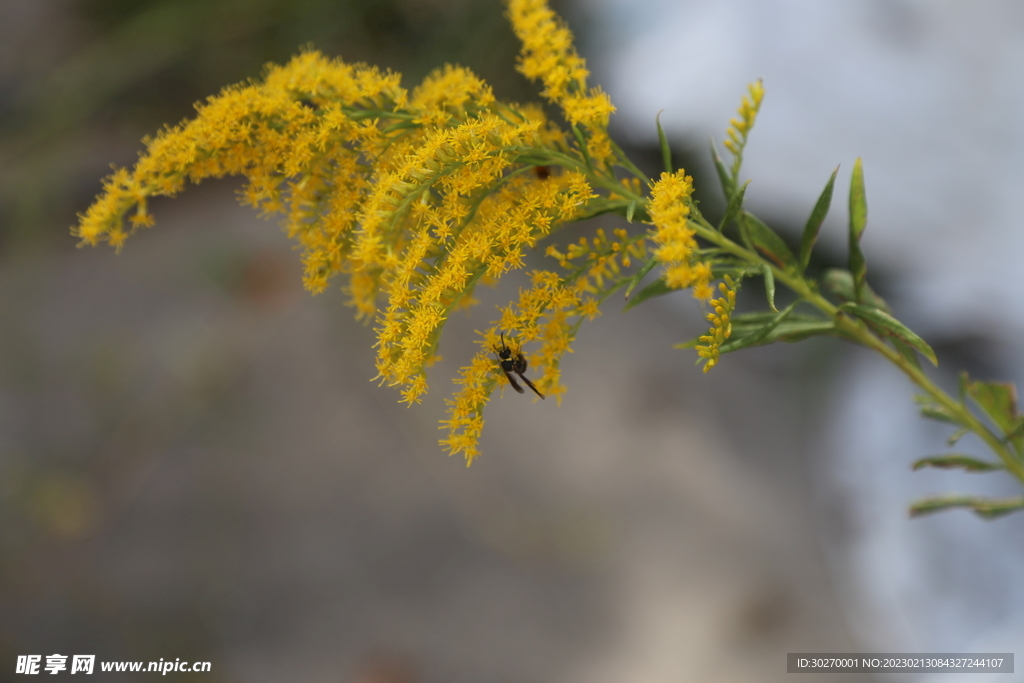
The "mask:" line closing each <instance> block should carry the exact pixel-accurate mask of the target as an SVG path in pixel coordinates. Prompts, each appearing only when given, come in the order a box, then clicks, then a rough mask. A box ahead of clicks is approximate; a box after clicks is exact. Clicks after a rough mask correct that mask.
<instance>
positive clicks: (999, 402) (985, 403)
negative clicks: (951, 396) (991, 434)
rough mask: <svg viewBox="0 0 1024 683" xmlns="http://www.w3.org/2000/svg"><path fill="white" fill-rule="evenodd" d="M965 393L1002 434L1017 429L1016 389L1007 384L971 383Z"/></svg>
mask: <svg viewBox="0 0 1024 683" xmlns="http://www.w3.org/2000/svg"><path fill="white" fill-rule="evenodd" d="M967 393H968V394H969V395H970V397H971V398H973V399H974V402H975V403H977V404H978V407H979V408H981V409H982V410H984V411H985V414H986V415H988V416H989V418H991V420H992V422H994V423H995V424H996V425H997V426H998V427H999V428H1000V429H1001V430H1003V434H1010V433H1012V432H1013V431H1014V429H1015V428H1016V427H1017V389H1016V388H1015V387H1014V386H1013V384H1011V383H1009V382H971V383H970V384H969V385H968V387H967Z"/></svg>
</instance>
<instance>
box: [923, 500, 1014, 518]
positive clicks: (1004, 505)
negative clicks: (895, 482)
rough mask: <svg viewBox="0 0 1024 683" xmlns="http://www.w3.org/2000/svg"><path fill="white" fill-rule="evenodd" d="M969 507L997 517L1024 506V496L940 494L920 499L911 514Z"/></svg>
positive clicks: (978, 513)
mask: <svg viewBox="0 0 1024 683" xmlns="http://www.w3.org/2000/svg"><path fill="white" fill-rule="evenodd" d="M953 508H967V509H969V510H972V511H973V512H974V513H975V514H977V515H978V516H980V517H984V518H985V519H995V518H996V517H1001V516H1003V515H1006V514H1009V513H1011V512H1016V511H1017V510H1020V509H1021V508H1024V498H978V497H975V496H939V497H936V498H926V499H925V500H919V501H918V502H916V503H914V504H913V505H911V506H910V516H911V517H918V516H920V515H927V514H930V513H932V512H941V511H942V510H951V509H953Z"/></svg>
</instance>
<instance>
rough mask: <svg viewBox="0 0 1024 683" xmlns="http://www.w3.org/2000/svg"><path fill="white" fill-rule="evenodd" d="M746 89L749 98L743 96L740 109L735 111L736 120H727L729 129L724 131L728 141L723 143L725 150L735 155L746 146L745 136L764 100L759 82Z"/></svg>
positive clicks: (761, 85) (752, 125) (762, 89)
mask: <svg viewBox="0 0 1024 683" xmlns="http://www.w3.org/2000/svg"><path fill="white" fill-rule="evenodd" d="M747 89H748V92H749V94H750V96H749V97H748V96H747V95H744V96H743V101H742V102H741V103H740V108H739V109H737V110H736V113H737V114H738V118H737V117H734V118H732V119H729V129H728V130H727V131H726V135H728V136H729V139H728V140H726V141H725V142H724V143H723V144H724V145H725V147H726V149H728V150H729V151H730V152H732V153H733V154H737V155H738V154H740V153H741V152H742V151H743V146H744V145H746V144H747V135H748V134H749V133H750V129H751V128H753V127H754V120H755V119H756V118H757V112H758V111H759V110H760V109H761V100H763V99H764V84H763V83H762V82H761V81H760V80H758V81H757V82H755V83H751V84H750V85H749V86H748V88H747Z"/></svg>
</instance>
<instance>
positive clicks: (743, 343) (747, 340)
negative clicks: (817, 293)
mask: <svg viewBox="0 0 1024 683" xmlns="http://www.w3.org/2000/svg"><path fill="white" fill-rule="evenodd" d="M798 303H799V301H794V302H793V303H791V304H790V305H789V306H787V307H786V308H784V309H782V311H781V312H779V314H778V315H776V316H775V317H774V318H773V319H772V320H770V321H768V322H767V323H766V324H765V325H764V326H763V327H762V328H761V329H759V330H757V331H756V332H754V333H753V334H750V335H747V336H745V337H742V338H739V339H735V338H734V339H729V340H728V341H726V342H725V343H724V344H722V346H721V347H719V351H720V352H721V353H730V352H732V351H739V350H740V349H745V348H747V347H748V346H755V345H757V344H760V343H762V342H763V341H764V340H765V339H767V338H768V336H769V335H770V334H771V333H772V332H773V331H774V330H775V329H776V328H777V327H778V326H779V324H780V323H781V322H782V321H783V320H785V319H786V316H787V315H789V314H790V313H792V312H793V309H794V308H796V305H797V304H798Z"/></svg>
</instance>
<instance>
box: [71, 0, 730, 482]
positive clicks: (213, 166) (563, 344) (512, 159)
mask: <svg viewBox="0 0 1024 683" xmlns="http://www.w3.org/2000/svg"><path fill="white" fill-rule="evenodd" d="M506 1H507V6H508V16H509V17H510V19H511V21H512V24H513V28H514V29H515V32H516V34H517V35H518V36H519V37H520V39H521V40H522V42H523V48H522V52H521V55H520V60H519V68H520V70H521V71H522V72H523V73H524V74H525V75H527V76H528V77H530V78H532V79H540V80H541V81H542V82H543V86H544V90H543V94H544V96H545V97H546V98H548V99H549V100H550V101H551V102H553V103H555V104H557V105H558V106H560V107H561V109H562V111H563V113H564V116H565V118H566V120H567V121H568V122H569V123H570V124H571V125H572V126H573V127H574V130H573V133H574V134H573V135H571V136H570V135H568V134H566V132H565V131H563V130H562V129H560V128H559V127H557V126H555V125H554V124H552V123H550V122H549V121H548V120H547V119H546V117H545V115H544V113H543V111H542V109H541V108H540V107H537V106H519V105H513V104H509V103H502V102H498V101H497V100H495V98H494V95H493V93H492V92H491V89H490V87H489V86H488V85H487V84H486V83H484V82H483V81H481V80H480V79H479V78H477V77H476V76H475V75H474V74H472V73H471V72H469V71H468V70H466V69H463V68H461V67H455V66H445V67H444V68H442V69H438V70H436V71H435V72H433V73H432V74H430V75H429V76H428V77H427V78H426V79H425V80H424V81H423V82H422V83H421V84H420V85H419V86H418V87H416V88H415V89H413V90H412V91H411V92H408V91H406V90H405V89H404V88H403V87H402V86H401V82H400V81H401V78H400V76H399V75H398V74H394V73H390V72H384V71H381V70H379V69H376V68H374V67H370V66H366V65H362V64H346V63H344V62H341V61H340V60H336V59H329V58H327V57H325V56H323V55H322V54H320V53H319V52H316V51H306V52H303V53H302V54H300V55H298V56H296V57H295V58H294V59H292V60H291V61H290V62H289V63H287V64H285V65H283V66H271V67H270V68H269V69H268V71H267V74H266V76H265V77H264V78H263V79H262V80H261V81H251V82H247V83H243V84H238V85H234V86H230V87H228V88H225V89H224V90H222V91H221V92H220V93H219V94H217V95H215V96H213V97H210V98H209V99H208V100H206V101H205V102H203V103H201V104H198V105H197V107H196V108H197V113H196V115H195V117H194V118H192V119H190V120H186V121H184V122H182V123H180V124H178V125H177V126H173V127H167V128H165V129H163V130H161V131H160V132H159V133H158V134H157V135H156V136H154V137H152V138H148V139H146V140H145V146H146V149H145V151H144V152H143V153H142V154H140V158H139V160H138V162H137V163H136V164H135V166H134V167H133V168H131V169H117V170H115V171H114V172H113V173H112V174H111V175H110V176H109V177H108V178H107V179H105V180H104V183H103V192H102V193H101V195H100V196H99V197H98V198H97V199H96V201H95V202H94V203H93V204H92V206H91V207H90V208H89V209H88V210H87V211H86V212H85V213H84V214H81V215H80V216H79V223H78V225H77V226H76V227H74V228H73V229H72V231H73V233H74V234H75V235H76V236H78V237H79V238H81V240H82V243H83V244H91V245H95V244H98V243H99V242H102V241H106V242H109V243H110V244H111V245H112V246H114V247H115V248H117V249H120V248H121V246H122V244H123V243H124V241H125V239H126V238H127V237H128V236H129V235H130V234H131V233H132V232H134V231H135V230H137V229H139V228H142V227H148V226H151V225H152V224H153V222H154V221H153V217H152V215H151V214H150V213H149V210H148V202H149V198H150V197H154V196H160V195H163V196H172V195H175V194H176V193H177V192H179V191H180V190H182V189H183V188H184V186H185V184H186V182H188V181H191V182H193V183H198V182H200V181H202V180H204V179H206V178H218V177H222V176H226V175H241V176H244V178H245V179H246V184H245V187H244V189H243V191H242V199H243V202H245V203H248V204H250V205H252V206H254V207H256V208H258V209H259V210H260V211H261V212H262V213H264V214H274V213H277V214H283V216H284V219H283V225H284V228H285V230H286V232H287V233H288V235H289V236H290V237H291V238H292V239H294V240H296V241H297V242H298V244H299V246H300V248H301V251H302V261H303V270H304V276H303V279H304V284H305V286H306V288H307V289H309V290H310V291H312V292H313V293H318V292H321V291H323V290H324V289H325V288H326V287H327V284H328V281H329V280H330V279H331V278H332V277H334V276H336V275H339V274H340V275H344V276H346V285H345V287H346V291H347V292H348V294H349V296H350V303H351V304H352V305H353V306H354V307H355V309H356V311H357V316H358V317H360V318H363V319H372V320H373V321H374V324H375V331H376V334H377V342H376V345H375V348H376V350H377V361H376V369H377V378H376V379H378V380H380V382H381V383H386V384H389V385H394V386H398V387H400V389H401V395H402V399H401V400H402V401H404V402H407V403H410V404H411V403H414V402H417V401H419V400H420V399H421V397H422V395H423V394H424V393H425V392H426V391H427V378H426V367H427V366H428V365H430V363H431V362H432V361H433V360H435V359H436V358H437V350H438V346H439V340H440V334H441V330H442V328H443V326H444V324H445V322H446V320H447V319H448V317H449V316H450V314H451V313H452V311H453V310H455V309H456V308H457V307H460V306H466V305H468V304H470V303H472V302H473V298H472V295H473V291H474V289H475V287H476V286H477V285H478V284H479V283H480V282H488V283H489V282H494V281H496V280H498V279H499V278H500V277H501V276H502V275H504V274H505V273H507V272H508V271H510V270H515V269H521V268H523V267H524V256H525V253H526V251H527V250H529V249H531V248H533V247H534V246H535V245H536V244H537V242H538V240H540V239H542V238H545V237H546V236H548V235H549V234H550V233H551V232H552V231H553V230H555V229H556V228H557V227H558V226H559V225H560V224H562V223H565V222H568V221H571V220H574V219H576V218H577V217H579V216H582V215H587V214H588V206H590V207H591V208H592V207H593V206H598V208H599V209H600V208H601V206H603V205H601V204H600V203H598V204H593V202H594V201H595V200H597V202H605V203H607V202H609V201H611V199H612V198H613V197H618V195H617V194H616V192H615V190H614V189H606V192H607V193H608V194H607V196H606V197H603V198H598V195H596V194H595V192H594V190H593V187H592V184H591V181H592V180H593V181H594V185H595V186H602V187H605V188H608V187H609V179H611V180H612V181H614V178H615V174H614V173H613V170H612V168H611V163H612V161H614V159H615V156H614V155H615V154H616V153H618V152H616V149H615V148H614V146H613V144H612V142H611V140H610V138H609V137H608V132H607V127H608V118H609V116H610V115H611V113H612V112H613V111H614V107H612V105H611V102H610V100H609V98H608V96H607V95H606V94H605V93H603V92H602V91H601V90H600V89H596V88H588V87H587V76H588V74H587V70H586V65H585V63H584V61H583V59H582V58H581V57H580V56H579V54H578V53H577V52H576V49H575V47H574V46H573V43H572V35H571V33H570V32H569V30H568V29H567V28H566V26H565V25H564V23H562V21H561V20H560V19H559V18H558V17H557V16H556V15H555V14H554V13H553V12H551V10H550V9H549V8H548V7H547V4H546V2H545V1H544V0H506ZM581 136H582V137H581ZM690 182H691V180H690V178H688V177H685V176H682V175H672V176H663V178H662V181H659V183H658V184H657V185H656V186H655V188H654V194H653V199H652V206H653V207H654V209H653V210H652V212H651V215H652V217H654V222H655V225H656V226H658V229H657V232H656V233H655V234H654V237H653V238H654V241H655V242H656V243H657V244H658V251H657V258H658V260H659V261H661V262H663V263H664V264H665V265H666V267H667V271H666V279H667V281H668V282H669V283H670V284H673V286H679V287H686V286H690V287H693V288H694V293H695V295H698V296H703V298H705V299H708V298H710V296H711V295H710V293H709V294H707V295H706V296H704V295H703V292H704V290H708V291H710V286H709V285H708V282H709V279H710V268H709V267H707V266H706V264H703V263H698V262H696V261H695V260H694V257H693V255H694V254H695V249H696V246H695V243H694V241H693V233H692V231H690V230H689V229H688V228H687V226H686V217H687V215H688V212H689V195H690V192H691V191H692V186H691V185H690ZM622 188H623V193H622V197H630V198H633V201H639V199H638V197H639V193H640V187H639V182H638V181H635V179H634V181H633V182H627V181H622ZM589 213H594V211H589ZM126 218H127V221H126V220H125V219H126ZM646 237H647V236H646V235H637V236H632V237H631V236H629V235H628V234H627V233H626V231H625V230H616V231H615V232H614V233H613V236H612V237H609V236H607V235H606V234H605V233H604V232H603V231H600V230H599V231H598V232H597V236H596V237H594V238H592V239H590V240H587V239H586V238H584V239H582V240H581V242H580V243H579V244H573V245H569V246H568V247H567V248H566V249H565V253H563V252H561V251H559V250H558V248H557V247H550V248H549V250H548V254H549V255H550V256H553V257H555V258H556V259H557V260H558V262H559V265H560V266H561V268H562V269H563V270H564V271H565V272H564V273H562V274H558V273H555V272H552V271H545V270H539V271H534V272H533V273H531V274H530V278H531V286H530V287H529V288H526V289H524V290H522V291H520V293H519V298H518V301H516V302H515V303H513V304H510V305H509V306H508V307H506V308H504V309H502V314H501V317H500V319H499V320H496V321H494V322H493V323H492V324H491V326H490V327H489V329H487V331H486V332H484V333H483V334H482V335H481V339H480V342H479V343H480V347H481V348H480V350H479V351H478V353H477V354H476V356H475V357H474V358H473V360H472V361H471V363H470V364H469V365H468V366H467V367H465V368H463V369H462V372H461V375H460V377H459V379H458V380H457V384H459V385H460V387H461V388H460V390H459V392H458V393H457V395H456V396H455V397H454V398H453V399H452V400H451V401H449V403H450V406H451V407H450V415H449V419H447V420H445V421H444V422H443V423H442V427H444V428H447V429H448V431H449V435H448V437H447V438H446V439H445V440H443V441H442V442H441V443H442V444H443V445H444V446H445V447H446V448H447V449H448V450H449V452H450V453H461V454H464V455H465V457H466V460H467V463H468V462H472V460H473V459H474V458H475V457H476V456H477V455H478V454H479V451H478V447H477V443H478V440H479V437H480V433H481V430H482V428H483V416H482V411H483V407H484V405H486V403H487V401H488V399H489V398H490V396H491V394H492V393H493V390H494V388H495V387H496V386H497V385H498V383H499V382H502V381H504V376H503V374H502V370H501V365H500V363H499V362H498V360H499V359H498V358H497V357H496V349H497V348H498V347H499V344H500V343H502V342H501V338H502V335H504V338H505V341H506V343H507V344H509V345H510V348H511V349H514V351H513V353H515V354H516V356H515V357H516V358H518V354H519V353H521V352H522V344H524V343H532V345H533V346H534V347H535V350H534V351H533V353H532V354H531V355H529V357H527V355H526V354H525V353H524V358H525V359H526V360H527V361H528V367H529V373H530V376H531V377H533V378H536V384H537V386H538V387H540V388H541V389H542V390H543V392H544V393H546V394H548V395H551V396H553V397H555V399H556V401H560V399H561V396H562V395H563V394H564V392H565V388H564V387H563V386H562V385H561V375H560V369H559V364H560V361H561V358H562V357H563V355H564V354H565V353H566V352H567V351H571V349H570V344H571V342H572V341H573V340H574V339H575V335H576V332H577V330H578V328H579V326H580V324H581V322H582V321H583V320H588V319H593V318H594V317H596V316H597V315H599V313H600V311H599V305H600V303H601V302H602V301H603V300H604V299H605V298H607V296H609V295H610V294H611V293H612V292H613V291H615V290H616V289H617V288H618V287H621V286H623V285H624V284H625V283H626V282H627V281H628V280H629V276H627V275H626V274H624V273H623V272H622V271H623V269H626V268H629V267H630V266H631V265H632V263H633V261H634V260H641V261H642V260H643V259H644V258H645V249H646V247H645V239H646ZM705 271H706V272H705Z"/></svg>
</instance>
